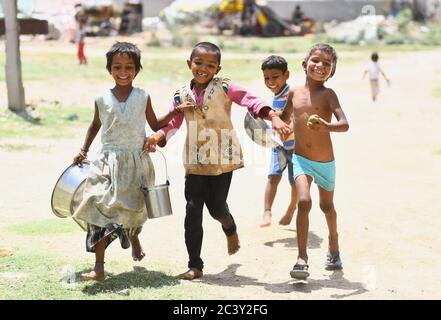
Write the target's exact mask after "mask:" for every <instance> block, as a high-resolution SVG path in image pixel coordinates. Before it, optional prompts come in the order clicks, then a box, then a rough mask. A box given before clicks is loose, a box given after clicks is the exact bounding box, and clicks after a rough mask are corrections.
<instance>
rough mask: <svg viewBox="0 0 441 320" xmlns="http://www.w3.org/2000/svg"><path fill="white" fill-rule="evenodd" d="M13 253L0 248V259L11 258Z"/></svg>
mask: <svg viewBox="0 0 441 320" xmlns="http://www.w3.org/2000/svg"><path fill="white" fill-rule="evenodd" d="M12 255H13V252H12V250H9V249H5V248H0V257H9V256H12Z"/></svg>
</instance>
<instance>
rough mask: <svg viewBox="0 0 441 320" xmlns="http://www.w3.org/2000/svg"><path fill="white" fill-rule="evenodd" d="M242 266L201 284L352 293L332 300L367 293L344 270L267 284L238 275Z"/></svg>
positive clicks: (274, 291)
mask: <svg viewBox="0 0 441 320" xmlns="http://www.w3.org/2000/svg"><path fill="white" fill-rule="evenodd" d="M240 266H241V264H231V265H229V266H228V267H227V269H225V270H223V271H222V272H220V273H217V274H206V275H204V276H203V277H202V278H201V279H200V280H198V281H200V282H201V283H206V284H209V285H216V286H221V287H244V286H260V287H263V288H264V289H265V290H267V291H270V292H272V293H286V294H288V293H292V292H301V293H311V292H313V291H318V290H322V289H325V288H326V289H327V288H333V289H339V290H346V291H350V292H347V293H343V294H332V295H330V298H334V299H342V298H347V297H350V296H355V295H359V294H363V293H365V292H367V290H366V289H364V288H363V285H362V283H360V282H353V281H350V280H348V279H346V278H344V276H343V275H344V273H343V271H342V270H337V271H334V272H332V274H330V275H329V279H320V280H315V279H313V278H309V279H308V280H307V281H302V282H294V280H288V281H284V282H279V283H265V282H261V281H259V280H258V279H256V278H251V277H246V276H241V275H237V274H236V273H237V270H238V269H239V267H240Z"/></svg>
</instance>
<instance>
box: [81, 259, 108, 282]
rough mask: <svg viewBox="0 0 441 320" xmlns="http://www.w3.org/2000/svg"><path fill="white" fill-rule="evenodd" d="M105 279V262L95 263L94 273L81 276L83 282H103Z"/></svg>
mask: <svg viewBox="0 0 441 320" xmlns="http://www.w3.org/2000/svg"><path fill="white" fill-rule="evenodd" d="M105 278H106V276H105V274H104V262H95V268H94V269H93V270H92V271H90V272H88V273H82V274H81V279H82V280H83V281H103V280H104V279H105Z"/></svg>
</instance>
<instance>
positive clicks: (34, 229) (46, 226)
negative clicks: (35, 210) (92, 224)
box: [3, 218, 80, 236]
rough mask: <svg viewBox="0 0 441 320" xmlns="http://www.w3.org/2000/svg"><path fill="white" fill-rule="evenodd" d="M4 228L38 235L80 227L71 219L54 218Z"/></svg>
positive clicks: (75, 230)
mask: <svg viewBox="0 0 441 320" xmlns="http://www.w3.org/2000/svg"><path fill="white" fill-rule="evenodd" d="M3 230H4V231H7V232H12V233H15V234H18V235H25V236H38V235H46V234H58V233H71V232H78V231H79V230H80V229H79V228H78V226H77V225H76V224H75V223H72V221H71V220H70V219H62V218H54V219H48V220H35V221H31V222H26V223H20V224H15V225H12V226H8V227H6V228H3Z"/></svg>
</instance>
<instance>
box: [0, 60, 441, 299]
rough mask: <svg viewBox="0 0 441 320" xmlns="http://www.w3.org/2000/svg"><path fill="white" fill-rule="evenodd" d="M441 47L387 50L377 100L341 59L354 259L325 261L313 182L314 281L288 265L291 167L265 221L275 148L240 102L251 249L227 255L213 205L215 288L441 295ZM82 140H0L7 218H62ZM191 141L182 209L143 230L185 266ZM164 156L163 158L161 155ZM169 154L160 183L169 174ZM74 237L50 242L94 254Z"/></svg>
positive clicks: (277, 295) (339, 138) (232, 293)
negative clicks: (58, 197)
mask: <svg viewBox="0 0 441 320" xmlns="http://www.w3.org/2000/svg"><path fill="white" fill-rule="evenodd" d="M440 55H441V51H432V52H415V53H403V54H400V55H398V54H397V55H394V57H393V58H384V59H381V63H382V65H383V68H384V70H385V72H386V74H387V75H388V76H389V77H390V79H391V80H392V85H391V87H386V86H385V84H384V82H383V83H382V92H381V94H380V98H379V101H378V102H376V103H372V102H371V101H370V97H369V87H368V82H367V80H362V79H361V76H362V72H363V68H364V66H365V64H364V63H357V64H351V65H342V66H338V67H337V72H336V75H335V76H334V78H333V79H331V80H330V81H329V83H328V85H329V86H330V87H332V88H333V89H334V90H335V91H336V92H337V94H338V96H339V98H340V102H341V105H342V107H343V109H344V111H345V113H346V115H347V117H348V120H349V123H350V130H349V132H347V133H344V134H341V133H334V134H333V142H334V147H335V156H336V164H337V182H336V192H335V205H336V209H337V213H338V226H339V234H340V247H341V253H342V259H343V262H344V269H343V270H342V271H336V272H331V271H326V270H325V269H324V261H325V255H326V251H327V228H326V222H325V218H324V216H323V214H322V213H321V212H320V209H319V207H318V192H317V190H316V188H314V190H313V209H312V211H311V213H310V233H309V257H310V260H309V264H310V273H311V276H310V278H309V279H308V282H307V283H303V284H296V283H293V281H292V279H291V278H290V276H289V271H290V269H291V268H292V266H293V264H294V262H295V260H296V254H297V244H296V232H295V221H294V220H293V222H292V223H291V225H290V226H287V227H281V226H279V225H278V224H277V222H278V219H279V218H280V217H281V215H282V214H283V213H284V210H285V208H286V206H287V205H288V203H289V197H290V192H289V185H288V182H287V177H284V179H283V182H282V184H281V185H280V187H279V192H278V194H277V196H276V201H275V204H274V208H273V225H272V226H271V227H269V228H265V229H262V228H259V226H258V225H259V223H260V221H261V216H262V213H263V194H264V188H265V183H266V172H267V169H268V163H269V149H262V148H260V147H257V146H256V145H254V144H253V142H251V140H249V138H247V137H246V135H245V133H244V130H243V122H242V121H243V117H244V110H243V109H241V108H239V107H237V108H235V110H234V112H233V121H234V124H235V127H236V129H237V131H238V133H239V136H240V137H241V141H242V146H243V148H244V153H245V161H246V167H245V168H244V169H241V170H238V171H236V172H235V173H234V175H233V182H232V186H231V189H230V195H229V201H228V203H229V206H230V209H231V212H232V214H233V215H234V217H235V219H236V222H237V225H238V232H239V236H240V241H241V249H240V251H239V252H238V253H237V254H236V255H233V256H228V255H227V248H226V241H225V239H224V238H225V237H224V235H223V233H222V231H221V229H220V226H219V225H218V224H217V223H216V222H215V221H213V220H212V219H211V217H210V216H209V215H208V212H205V216H204V217H205V219H204V243H203V249H202V257H203V259H204V261H205V270H204V272H205V276H204V277H203V278H202V279H200V280H197V281H198V282H199V283H202V284H204V285H207V287H209V288H210V292H211V293H213V292H214V295H213V296H210V297H209V298H215V299H341V298H346V299H440V298H441V293H440V288H441V273H440V272H439V271H440V270H439V261H440V260H441V237H440V230H441V219H440V217H439V216H440V213H441V204H440V202H439V201H438V200H437V199H439V197H440V196H441V184H440V177H441V155H439V152H438V154H436V152H435V151H436V150H440V149H441V126H440V125H439V119H440V118H441V100H440V99H438V100H437V99H435V98H434V97H433V96H432V94H431V93H432V89H433V88H434V87H438V88H439V87H441V60H440V59H439V57H440ZM302 82H303V76H302V75H293V76H292V83H293V84H294V85H299V84H301V83H302ZM71 85H72V84H71ZM73 85H74V86H78V87H80V84H73ZM246 85H247V86H248V87H249V88H250V89H251V90H253V91H255V92H266V91H265V90H266V89H265V88H264V86H263V83H262V82H261V81H260V79H259V81H257V80H256V81H255V82H254V83H249V84H246ZM88 89H90V92H91V94H90V97H89V96H88V97H85V96H86V95H81V96H80V97H79V96H78V94H77V93H76V92H75V90H72V89H71V90H66V91H63V90H61V89H60V90H58V91H57V92H58V94H62V100H63V102H64V103H66V104H68V105H69V103H70V102H71V101H72V103H77V102H79V101H78V100H79V99H86V98H87V99H89V100H90V101H91V100H92V97H93V96H94V94H95V92H96V90H94V88H88ZM148 89H149V91H150V92H151V95H152V96H153V97H154V98H155V101H158V103H162V102H163V103H164V105H166V104H167V103H168V102H167V101H168V96H166V97H164V98H161V96H162V94H161V90H163V89H164V87H161V86H157V87H151V88H148ZM26 90H27V97H28V98H35V99H37V98H39V97H45V98H47V99H51V95H54V91H51V92H47V93H46V92H41V90H39V88H26ZM167 90H168V91H170V92H171V90H172V89H167ZM60 92H61V93H60ZM161 99H163V100H161ZM84 131H85V130H84ZM183 131H185V130H183ZM84 133H85V132H84ZM82 140H83V135H81V136H80V137H78V138H75V139H63V140H62V139H60V140H55V139H54V140H42V139H27V140H23V139H20V140H15V139H1V140H0V142H2V143H9V144H11V143H12V144H13V143H21V144H30V145H33V146H34V147H33V148H31V149H28V150H24V151H7V150H5V149H1V148H0V159H1V164H2V166H1V167H2V169H1V180H2V184H1V185H0V194H1V202H0V215H1V218H0V227H4V226H8V225H12V224H16V223H20V222H26V221H31V220H36V219H48V218H52V217H53V214H52V212H51V209H50V195H51V192H52V188H53V185H54V183H55V181H56V179H57V177H58V176H59V174H60V173H61V172H62V170H63V169H64V168H65V167H66V166H67V164H68V163H69V162H70V161H71V159H72V157H73V155H74V153H75V152H76V150H77V149H78V148H79V147H80V146H81V143H82ZM181 148H182V137H177V138H176V139H175V141H174V142H171V143H170V145H169V146H168V147H167V148H166V149H165V154H166V156H167V159H168V160H169V164H168V165H169V175H170V177H171V187H170V193H171V196H172V199H173V210H174V215H173V216H171V217H166V218H161V219H156V220H152V221H148V222H147V223H146V225H145V227H144V231H143V233H142V237H141V241H142V243H143V244H144V246H145V249H146V252H147V259H149V258H151V259H155V260H159V261H161V260H163V261H167V262H169V263H172V264H176V265H181V266H182V271H185V269H186V264H187V254H186V250H185V245H184V241H183V220H184V215H185V200H184V195H183V190H184V185H183V182H184V176H183V175H184V172H183V168H182V165H181V163H180V155H181ZM93 149H94V150H97V149H98V143H94V147H93ZM152 157H156V156H155V155H153V156H152ZM154 161H158V163H160V162H159V161H160V158H159V157H157V158H154ZM161 165H162V164H159V165H158V171H159V172H158V173H157V177H158V178H157V179H158V183H161V182H162V181H161V179H163V178H162V175H161V174H162V173H163V170H162V169H161ZM70 237H72V236H71V235H69V236H66V239H64V240H65V242H64V243H63V244H53V243H51V246H55V247H56V246H62V245H63V246H69V248H72V251H71V252H79V254H84V255H85V254H86V253H83V252H84V249H83V248H82V244H83V240H82V239H83V238H82V235H81V238H80V241H79V242H78V243H77V241H78V239H76V238H75V239H71V238H70ZM12 240H13V241H15V243H10V246H11V247H13V246H20V245H21V244H20V241H21V240H20V239H19V237H17V238H16V239H11V238H9V237H8V238H6V237H4V236H3V235H1V234H0V244H2V245H6V246H7V245H8V242H9V241H12ZM36 241H41V242H42V243H44V242H45V240H44V239H38V240H36ZM152 244H153V245H152ZM158 244H162V245H158ZM23 245H25V244H23ZM121 251H122V250H121V249H120V248H118V246H117V245H113V246H111V248H110V249H109V254H110V255H119V254H122V253H121ZM124 254H126V253H124ZM147 259H145V260H144V261H143V262H142V263H144V262H145V261H146V260H147Z"/></svg>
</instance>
